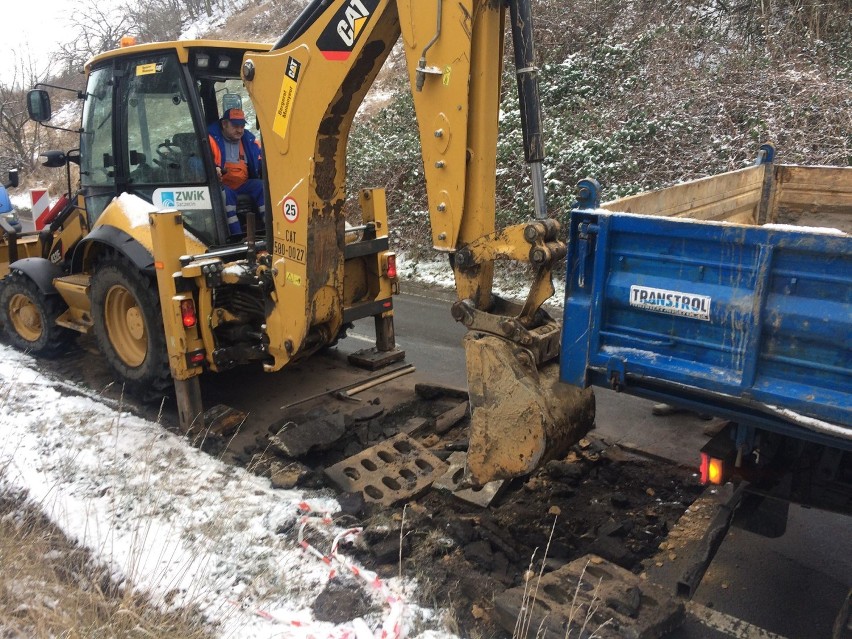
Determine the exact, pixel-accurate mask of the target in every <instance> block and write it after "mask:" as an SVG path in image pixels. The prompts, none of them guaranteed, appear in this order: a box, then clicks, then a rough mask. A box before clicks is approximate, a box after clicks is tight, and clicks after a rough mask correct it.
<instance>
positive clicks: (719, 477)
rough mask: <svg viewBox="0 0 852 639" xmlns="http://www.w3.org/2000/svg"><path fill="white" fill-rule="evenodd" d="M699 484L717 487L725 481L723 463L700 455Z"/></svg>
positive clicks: (702, 454) (705, 454) (703, 454)
mask: <svg viewBox="0 0 852 639" xmlns="http://www.w3.org/2000/svg"><path fill="white" fill-rule="evenodd" d="M700 472H701V484H702V485H704V486H706V485H707V484H714V485H716V486H719V485H721V484H722V482H723V481H724V480H725V463H724V462H723V461H722V460H721V459H717V458H716V457H711V456H710V455H708V454H707V453H701V466H700Z"/></svg>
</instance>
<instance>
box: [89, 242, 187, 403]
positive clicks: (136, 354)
mask: <svg viewBox="0 0 852 639" xmlns="http://www.w3.org/2000/svg"><path fill="white" fill-rule="evenodd" d="M91 295H92V320H93V322H94V329H95V339H96V341H97V343H98V348H99V349H100V351H101V353H103V355H104V357H105V358H106V360H107V362H108V363H109V365H110V367H111V368H112V369H113V370H114V371H115V372H116V374H117V375H118V378H119V379H120V380H121V381H122V382H123V383H124V388H125V390H126V391H127V392H129V393H131V394H132V395H134V396H135V397H137V398H139V399H141V400H142V401H150V402H155V401H160V400H161V399H162V398H163V396H164V395H169V394H170V393H169V387H170V385H171V372H170V370H169V357H168V353H167V351H166V336H165V332H164V330H163V319H162V315H161V313H160V297H159V295H158V294H157V287H156V281H155V280H154V278H152V277H149V276H147V275H145V274H144V273H142V272H140V271H139V270H138V269H137V268H136V267H135V266H133V265H132V264H131V263H130V262H128V261H126V260H124V259H122V258H119V257H110V258H106V259H104V260H102V261H101V262H99V263H98V265H97V266H96V267H95V270H94V274H93V276H92V288H91Z"/></svg>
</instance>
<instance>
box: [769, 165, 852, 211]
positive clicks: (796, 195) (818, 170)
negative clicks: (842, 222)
mask: <svg viewBox="0 0 852 639" xmlns="http://www.w3.org/2000/svg"><path fill="white" fill-rule="evenodd" d="M775 179H776V181H777V184H778V195H777V197H776V207H778V208H782V209H788V210H793V211H805V210H814V209H841V210H842V211H843V212H845V213H847V214H849V215H852V167H836V166H798V165H783V164H782V165H779V166H777V167H776V168H775ZM835 212H837V211H835Z"/></svg>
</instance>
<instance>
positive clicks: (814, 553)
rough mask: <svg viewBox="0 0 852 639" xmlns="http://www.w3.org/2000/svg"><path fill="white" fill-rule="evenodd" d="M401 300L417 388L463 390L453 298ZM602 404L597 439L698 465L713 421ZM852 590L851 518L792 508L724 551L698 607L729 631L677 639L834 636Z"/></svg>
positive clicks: (357, 341)
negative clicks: (779, 529) (773, 535)
mask: <svg viewBox="0 0 852 639" xmlns="http://www.w3.org/2000/svg"><path fill="white" fill-rule="evenodd" d="M404 291H405V292H404V293H403V294H402V295H399V296H397V297H396V299H395V328H396V337H397V344H398V346H400V347H401V348H403V349H405V350H406V353H407V354H406V359H407V361H408V362H410V363H413V364H414V365H415V366H416V367H417V375H418V377H419V378H420V379H421V380H432V381H436V382H440V383H443V384H446V385H450V386H458V387H464V386H465V385H466V378H465V364H464V351H463V349H462V347H461V339H462V336H463V335H464V332H465V331H464V327H463V326H461V325H459V324H457V323H456V322H454V321H453V319H452V317H451V316H450V312H449V306H450V303H451V301H452V299H453V298H452V295H451V294H450V293H448V292H447V291H443V290H434V289H433V290H430V289H425V288H420V287H417V286H414V285H411V284H405V285H404ZM372 339H373V331H372V324H371V322H360V323H359V324H358V325H356V328H355V330H354V331H352V334H351V336H350V338H348V339H346V340H344V341H343V342H341V345H340V346H339V348H340V349H341V350H343V351H347V350H356V349H358V348H363V347H364V346H365V345H366V344H368V343H369V342H371V341H372ZM596 395H597V405H598V411H597V426H596V435H598V436H600V437H602V438H603V439H606V440H608V441H613V442H619V443H620V444H622V445H625V446H628V447H632V448H635V449H638V450H642V451H644V452H647V453H650V454H652V455H656V456H659V457H662V458H665V459H669V460H672V461H675V462H677V463H680V464H684V465H689V466H697V464H696V459H697V456H698V449H699V448H700V446H701V445H702V444H703V443H704V442H705V441H706V439H707V436H706V435H705V434H704V429H705V428H706V427H707V425H708V423H707V422H704V421H701V420H700V419H698V418H697V417H696V416H693V415H689V414H679V415H674V416H670V417H662V418H661V417H654V416H653V415H652V414H651V406H652V403H651V402H649V401H647V400H643V399H639V398H634V397H630V396H627V395H625V394H622V393H614V392H612V391H609V390H605V389H604V390H600V389H599V390H597V391H596ZM850 588H852V518H850V517H844V516H840V515H836V514H833V513H827V512H823V511H817V510H813V509H803V508H799V507H795V506H794V507H791V509H790V517H789V521H788V527H787V532H786V533H785V534H784V535H783V536H781V537H779V538H777V539H768V538H765V537H760V536H758V535H755V534H753V533H750V532H746V531H744V530H741V529H737V528H732V529H731V532H730V533H729V534H728V536H727V537H726V539H725V541H724V543H723V544H722V546H721V548H720V550H719V552H718V553H717V555H716V558H715V559H714V561H713V563H712V564H711V566H710V568H709V569H708V571H707V573H706V575H705V578H704V580H703V582H702V584H701V586H700V587H699V589H698V590H697V592H696V594H695V596H694V597H693V602H694V603H695V604H698V605H699V607H700V606H706V607H707V608H708V609H709V610H710V611H711V612H712V614H713V615H714V616H715V617H714V622H713V625H714V627H718V628H721V629H724V630H719V631H714V630H710V629H709V628H708V627H707V626H705V625H701V626H698V625H696V624H692V625H690V624H687V626H686V627H685V628H683V629H682V630H680V631H678V633H677V634H676V635H673V636H675V637H680V638H693V637H708V638H710V637H726V636H736V637H771V636H772V635H767V634H762V633H761V632H760V630H759V629H761V628H762V629H764V630H766V631H769V632H770V633H775V635H780V636H781V637H787V638H788V639H813V638H817V637H830V636H831V627H832V624H833V622H834V617H835V615H836V613H837V611H838V610H839V608H840V606H841V604H842V602H843V600H844V598H845V597H846V594H847V592H848V591H849V589H850ZM734 618H737V619H741V620H744V621H745V622H747V624H745V625H744V624H742V623H737V621H736V620H735V619H734ZM748 624H752V625H753V627H751V626H749V625H748Z"/></svg>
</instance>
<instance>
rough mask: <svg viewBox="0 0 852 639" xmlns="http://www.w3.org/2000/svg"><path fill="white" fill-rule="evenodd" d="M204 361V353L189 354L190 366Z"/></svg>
mask: <svg viewBox="0 0 852 639" xmlns="http://www.w3.org/2000/svg"><path fill="white" fill-rule="evenodd" d="M203 361H204V351H195V352H194V353H190V354H189V363H190V364H200V363H201V362H203Z"/></svg>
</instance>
